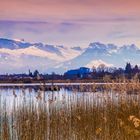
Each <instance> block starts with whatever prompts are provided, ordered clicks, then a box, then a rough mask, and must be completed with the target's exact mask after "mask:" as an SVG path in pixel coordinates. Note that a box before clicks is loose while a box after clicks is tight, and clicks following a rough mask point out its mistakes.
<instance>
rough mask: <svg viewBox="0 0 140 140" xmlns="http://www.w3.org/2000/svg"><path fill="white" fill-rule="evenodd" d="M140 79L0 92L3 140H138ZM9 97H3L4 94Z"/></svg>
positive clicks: (139, 130) (139, 135)
mask: <svg viewBox="0 0 140 140" xmlns="http://www.w3.org/2000/svg"><path fill="white" fill-rule="evenodd" d="M139 88H140V87H139V82H137V83H136V82H134V81H131V82H129V83H127V84H117V85H116V84H105V85H103V86H97V85H96V84H95V85H92V87H91V86H82V85H81V86H80V87H69V88H68V87H65V89H64V88H62V89H61V90H60V91H55V92H54V91H51V92H49V91H47V92H46V91H43V90H38V91H34V90H33V89H32V88H28V89H25V88H24V87H23V88H22V89H10V90H6V91H5V92H7V93H8V92H10V93H9V94H12V95H11V96H10V100H9V99H7V98H8V97H7V96H4V95H3V94H4V92H3V91H4V90H1V92H0V140H139V139H140V94H139ZM128 91H129V92H131V94H128V93H129V92H128ZM3 96H4V97H3Z"/></svg>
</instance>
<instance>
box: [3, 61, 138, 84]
mask: <svg viewBox="0 0 140 140" xmlns="http://www.w3.org/2000/svg"><path fill="white" fill-rule="evenodd" d="M124 79H128V80H131V79H137V80H140V67H139V66H138V65H135V66H132V65H131V63H127V64H126V66H125V67H124V68H115V67H106V66H105V65H104V64H101V65H99V66H98V67H97V68H95V67H94V66H93V68H92V69H89V68H86V67H80V68H78V69H73V70H68V71H66V72H65V73H64V74H62V75H61V74H56V73H54V72H52V74H42V73H40V72H39V71H38V70H35V71H34V72H31V71H30V70H29V72H28V74H5V75H0V82H16V81H18V82H24V83H32V82H43V81H44V82H45V81H49V82H52V81H57V82H61V81H69V80H73V81H78V80H83V81H84V80H92V81H93V80H94V81H98V82H107V81H111V80H119V81H123V80H124Z"/></svg>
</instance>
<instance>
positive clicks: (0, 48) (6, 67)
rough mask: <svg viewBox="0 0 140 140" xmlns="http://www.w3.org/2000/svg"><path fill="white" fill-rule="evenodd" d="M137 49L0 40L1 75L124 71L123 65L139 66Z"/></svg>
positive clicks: (130, 46) (130, 47) (100, 44)
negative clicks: (106, 69)
mask: <svg viewBox="0 0 140 140" xmlns="http://www.w3.org/2000/svg"><path fill="white" fill-rule="evenodd" d="M139 60H140V49H139V48H138V47H137V46H136V45H134V44H132V45H124V46H116V45H114V44H103V43H100V42H94V43H90V44H89V46H87V47H86V48H84V49H83V48H81V47H79V46H76V47H72V48H70V47H68V46H62V45H49V44H43V43H29V42H25V41H24V40H19V39H14V40H10V39H3V38H1V39H0V73H21V72H26V71H28V69H31V70H35V69H38V70H39V71H41V72H46V73H50V72H52V71H54V72H58V73H63V72H65V71H66V70H68V69H74V68H79V67H83V66H87V67H90V68H91V67H92V65H94V66H95V67H97V65H99V64H105V65H106V66H115V67H124V65H125V64H126V62H131V63H132V64H140V62H139Z"/></svg>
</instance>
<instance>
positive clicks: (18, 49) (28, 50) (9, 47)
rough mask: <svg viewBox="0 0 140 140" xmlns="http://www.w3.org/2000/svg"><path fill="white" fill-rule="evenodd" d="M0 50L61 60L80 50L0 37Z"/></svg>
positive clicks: (72, 56)
mask: <svg viewBox="0 0 140 140" xmlns="http://www.w3.org/2000/svg"><path fill="white" fill-rule="evenodd" d="M0 52H1V53H8V54H9V55H12V56H20V55H22V54H26V55H33V56H39V57H43V58H44V57H46V58H49V59H52V60H55V61H58V62H63V61H66V60H69V59H72V58H74V57H76V56H78V55H79V54H80V53H81V52H82V50H75V49H72V48H68V47H64V46H54V45H44V44H42V43H27V42H25V41H24V40H19V39H14V40H9V39H2V38H0Z"/></svg>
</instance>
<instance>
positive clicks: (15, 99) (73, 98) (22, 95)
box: [0, 87, 140, 111]
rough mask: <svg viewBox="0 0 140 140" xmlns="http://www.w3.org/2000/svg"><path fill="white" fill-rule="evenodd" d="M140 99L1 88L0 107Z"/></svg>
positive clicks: (61, 91)
mask: <svg viewBox="0 0 140 140" xmlns="http://www.w3.org/2000/svg"><path fill="white" fill-rule="evenodd" d="M129 99H134V100H140V96H139V95H135V94H132V95H128V94H126V93H116V92H111V91H110V92H105V91H104V92H101V91H100V92H78V91H73V90H67V89H65V88H61V89H60V90H59V91H40V90H35V89H34V88H31V87H30V88H25V89H22V88H0V107H1V108H6V110H9V111H10V110H11V109H12V108H13V105H18V106H20V104H23V103H24V104H26V105H28V104H30V102H34V103H35V104H38V103H45V104H46V106H49V105H51V106H52V107H53V106H55V107H56V106H57V107H58V108H61V107H63V106H70V105H73V106H76V105H80V104H87V105H88V106H90V105H92V106H93V105H96V104H99V103H100V105H101V106H104V103H105V102H109V101H111V102H115V103H116V104H119V101H120V100H129Z"/></svg>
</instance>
